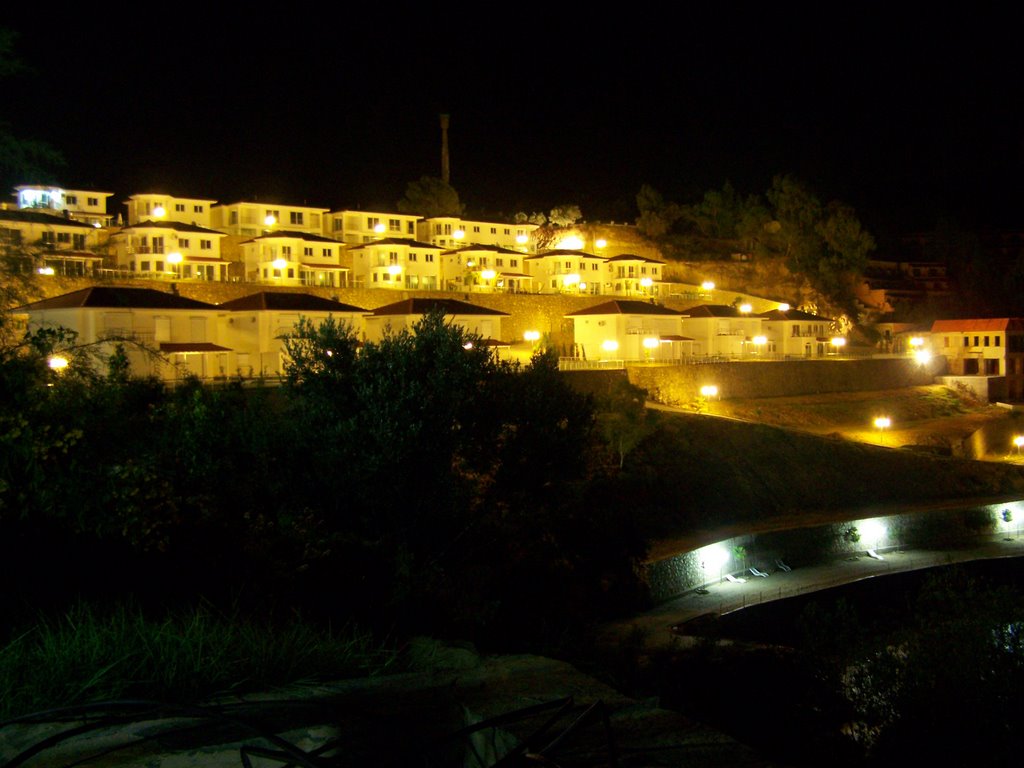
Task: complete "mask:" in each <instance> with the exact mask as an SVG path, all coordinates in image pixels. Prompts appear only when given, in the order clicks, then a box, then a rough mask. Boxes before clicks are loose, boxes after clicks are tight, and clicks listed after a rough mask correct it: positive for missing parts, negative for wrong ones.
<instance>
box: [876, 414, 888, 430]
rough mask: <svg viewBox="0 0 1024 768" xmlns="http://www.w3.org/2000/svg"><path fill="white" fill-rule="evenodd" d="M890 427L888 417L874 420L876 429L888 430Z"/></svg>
mask: <svg viewBox="0 0 1024 768" xmlns="http://www.w3.org/2000/svg"><path fill="white" fill-rule="evenodd" d="M891 426H892V419H890V418H889V417H888V416H879V417H878V418H877V419H875V427H876V428H878V429H888V428H889V427H891Z"/></svg>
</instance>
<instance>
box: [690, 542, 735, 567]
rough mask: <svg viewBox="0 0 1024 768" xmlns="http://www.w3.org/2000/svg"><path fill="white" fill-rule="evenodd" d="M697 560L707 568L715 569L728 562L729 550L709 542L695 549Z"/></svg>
mask: <svg viewBox="0 0 1024 768" xmlns="http://www.w3.org/2000/svg"><path fill="white" fill-rule="evenodd" d="M697 560H698V561H699V562H700V564H701V566H702V567H704V568H707V569H709V570H712V571H714V570H717V569H718V568H721V567H723V566H724V565H725V564H726V563H727V562H729V550H727V549H726V548H725V547H723V546H722V545H721V544H709V545H708V546H706V547H701V548H700V549H698V550H697Z"/></svg>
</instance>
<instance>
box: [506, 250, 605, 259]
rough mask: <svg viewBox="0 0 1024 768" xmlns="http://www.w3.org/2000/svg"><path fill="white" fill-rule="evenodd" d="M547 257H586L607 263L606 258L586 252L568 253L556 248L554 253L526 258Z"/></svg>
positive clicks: (536, 254)
mask: <svg viewBox="0 0 1024 768" xmlns="http://www.w3.org/2000/svg"><path fill="white" fill-rule="evenodd" d="M545 256H584V257H586V258H588V259H603V260H605V261H607V259H605V257H604V256H597V255H596V254H593V253H587V252H586V251H568V250H565V249H564V248H556V249H555V250H553V251H541V252H540V253H535V254H533V255H532V256H527V257H526V258H528V259H543V258H544V257H545Z"/></svg>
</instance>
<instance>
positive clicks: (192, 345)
mask: <svg viewBox="0 0 1024 768" xmlns="http://www.w3.org/2000/svg"><path fill="white" fill-rule="evenodd" d="M160 351H161V352H230V351H231V350H230V349H229V348H228V347H222V346H220V345H219V344H212V343H210V342H209V341H184V342H178V341H161V342H160Z"/></svg>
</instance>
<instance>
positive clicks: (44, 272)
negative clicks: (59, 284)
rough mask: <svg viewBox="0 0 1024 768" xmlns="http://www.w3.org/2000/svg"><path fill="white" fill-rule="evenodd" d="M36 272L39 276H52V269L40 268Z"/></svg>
mask: <svg viewBox="0 0 1024 768" xmlns="http://www.w3.org/2000/svg"><path fill="white" fill-rule="evenodd" d="M36 271H37V272H38V273H39V274H40V275H52V274H53V267H40V268H39V269H38V270H36Z"/></svg>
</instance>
